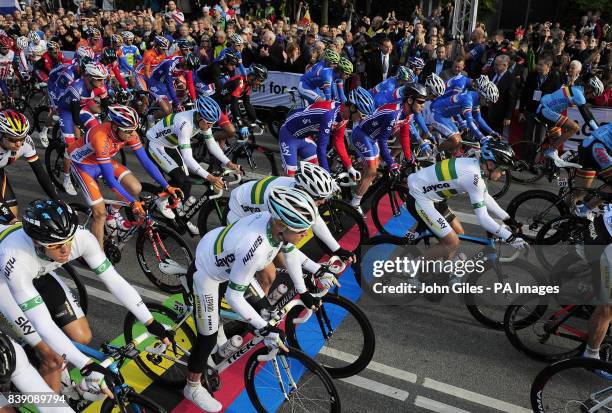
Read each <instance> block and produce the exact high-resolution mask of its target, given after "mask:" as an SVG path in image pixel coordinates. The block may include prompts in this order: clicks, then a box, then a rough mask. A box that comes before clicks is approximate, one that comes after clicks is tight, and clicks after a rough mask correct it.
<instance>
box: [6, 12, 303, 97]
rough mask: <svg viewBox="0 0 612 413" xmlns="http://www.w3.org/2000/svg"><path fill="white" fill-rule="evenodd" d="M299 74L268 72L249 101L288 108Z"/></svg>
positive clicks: (298, 80)
mask: <svg viewBox="0 0 612 413" xmlns="http://www.w3.org/2000/svg"><path fill="white" fill-rule="evenodd" d="M0 1H1V0H0ZM300 76H302V75H301V74H299V73H285V72H274V71H270V72H268V79H266V81H265V82H264V83H262V85H261V86H260V87H259V88H258V89H253V91H252V92H251V103H252V104H253V105H255V106H266V107H274V106H285V107H287V108H290V107H291V106H292V105H293V103H292V102H291V95H290V94H289V93H287V90H291V89H293V90H297V87H298V83H300Z"/></svg>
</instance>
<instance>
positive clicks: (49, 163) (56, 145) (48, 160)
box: [45, 139, 66, 192]
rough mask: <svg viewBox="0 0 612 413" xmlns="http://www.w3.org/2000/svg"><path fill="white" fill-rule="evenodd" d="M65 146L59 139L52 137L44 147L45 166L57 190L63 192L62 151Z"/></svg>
mask: <svg viewBox="0 0 612 413" xmlns="http://www.w3.org/2000/svg"><path fill="white" fill-rule="evenodd" d="M65 151H66V146H65V145H64V144H63V143H62V142H61V141H59V140H55V139H52V140H50V142H49V146H48V147H47V149H45V168H46V169H47V174H48V175H49V178H51V181H53V184H54V185H55V187H56V188H57V189H58V191H62V192H64V184H63V182H64V152H65Z"/></svg>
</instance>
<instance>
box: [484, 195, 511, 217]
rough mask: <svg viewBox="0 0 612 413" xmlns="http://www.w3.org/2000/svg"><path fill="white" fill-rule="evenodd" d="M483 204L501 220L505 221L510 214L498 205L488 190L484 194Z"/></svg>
mask: <svg viewBox="0 0 612 413" xmlns="http://www.w3.org/2000/svg"><path fill="white" fill-rule="evenodd" d="M485 206H486V207H487V210H488V211H491V213H492V214H493V215H495V216H496V217H497V218H499V219H501V220H502V221H505V220H507V219H508V218H510V215H508V213H507V212H506V211H504V210H503V208H502V207H500V206H499V204H498V203H497V201H496V200H495V199H494V198H493V197H492V196H491V194H489V192H487V193H486V194H485Z"/></svg>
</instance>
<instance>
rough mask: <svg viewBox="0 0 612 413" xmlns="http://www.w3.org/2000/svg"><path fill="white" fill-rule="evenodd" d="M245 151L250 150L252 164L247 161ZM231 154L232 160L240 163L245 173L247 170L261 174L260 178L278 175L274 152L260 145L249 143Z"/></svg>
mask: <svg viewBox="0 0 612 413" xmlns="http://www.w3.org/2000/svg"><path fill="white" fill-rule="evenodd" d="M247 152H250V154H251V157H252V160H253V165H251V164H250V163H249V162H248V157H247ZM258 154H259V155H258ZM231 156H232V162H233V163H235V164H238V165H240V166H241V167H242V169H243V170H244V171H246V173H247V174H248V173H249V172H251V173H257V174H260V175H262V176H261V178H263V177H265V176H268V175H272V176H278V175H279V173H278V167H277V166H276V161H275V160H274V154H273V153H272V152H271V151H270V150H269V149H266V148H264V147H263V146H261V145H257V144H251V143H249V144H247V145H246V146H243V147H242V148H240V149H237V150H236V151H234V152H233V153H232V155H231ZM262 164H263V167H262Z"/></svg>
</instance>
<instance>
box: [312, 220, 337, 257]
mask: <svg viewBox="0 0 612 413" xmlns="http://www.w3.org/2000/svg"><path fill="white" fill-rule="evenodd" d="M312 232H314V234H315V236H316V237H317V238H319V239H320V240H321V241H322V242H323V243H324V244H325V245H327V248H329V250H330V251H332V252H334V251H338V249H339V248H340V244H338V241H336V239H335V238H334V236H333V235H332V233H331V231H330V230H329V228H327V225H325V221H323V218H321V215H317V219H316V220H315V222H314V224H312Z"/></svg>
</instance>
